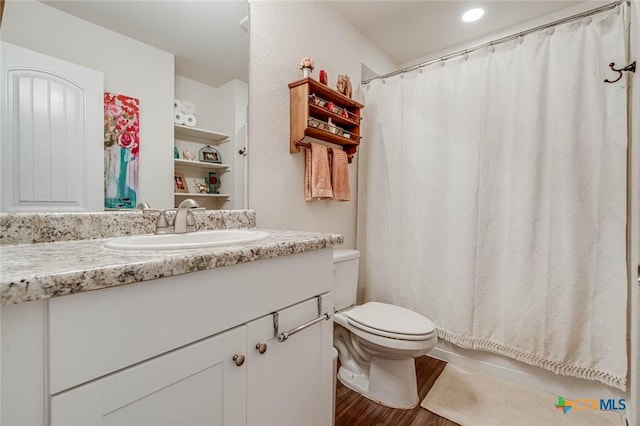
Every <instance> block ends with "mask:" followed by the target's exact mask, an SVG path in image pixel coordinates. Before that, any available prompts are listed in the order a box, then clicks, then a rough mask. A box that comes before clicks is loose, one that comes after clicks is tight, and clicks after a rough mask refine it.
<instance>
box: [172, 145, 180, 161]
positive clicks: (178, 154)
mask: <svg viewBox="0 0 640 426" xmlns="http://www.w3.org/2000/svg"><path fill="white" fill-rule="evenodd" d="M173 158H180V151H178V147H177V146H174V147H173Z"/></svg>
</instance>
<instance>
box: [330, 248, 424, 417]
mask: <svg viewBox="0 0 640 426" xmlns="http://www.w3.org/2000/svg"><path fill="white" fill-rule="evenodd" d="M358 260H359V253H358V252H357V251H355V250H334V287H335V288H334V296H335V299H336V310H337V312H336V314H335V315H334V317H333V318H334V337H333V344H334V347H335V348H336V349H337V351H338V355H339V359H340V364H341V366H340V369H339V370H338V379H339V380H340V381H341V382H342V383H343V384H344V385H345V386H347V387H348V388H350V389H352V390H354V391H356V392H358V393H360V394H362V395H363V396H365V397H367V398H369V399H371V400H373V401H375V402H378V403H380V404H382V405H385V406H388V407H392V408H405V409H409V408H414V407H415V406H416V405H418V402H419V400H418V389H417V382H416V372H415V362H414V359H415V358H416V357H419V356H422V355H425V354H427V353H428V352H429V351H430V350H431V349H432V348H433V347H434V346H435V344H436V342H437V336H436V330H435V325H434V324H433V323H432V322H431V321H430V320H429V319H427V318H425V317H424V316H422V315H420V314H418V313H416V312H413V311H411V310H409V309H406V308H403V307H400V306H395V305H390V304H387V303H379V302H368V303H365V304H364V305H361V306H355V305H354V304H355V295H356V288H357V268H358Z"/></svg>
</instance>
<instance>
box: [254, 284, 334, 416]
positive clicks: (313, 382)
mask: <svg viewBox="0 0 640 426" xmlns="http://www.w3.org/2000/svg"><path fill="white" fill-rule="evenodd" d="M322 299H323V300H322V313H323V314H324V313H326V312H331V313H332V312H333V294H332V293H326V294H325V295H323V297H322ZM317 317H318V304H317V301H316V299H315V298H314V299H311V300H308V301H306V302H302V303H299V304H297V305H294V306H291V307H289V308H287V309H284V310H281V311H278V323H279V324H278V329H279V332H280V333H281V332H285V331H288V330H291V329H294V328H296V327H297V326H299V325H301V324H304V323H306V322H308V321H311V320H313V319H314V318H317ZM247 327H248V348H247V352H248V355H247V368H248V374H249V381H248V383H247V387H248V388H247V424H249V425H251V426H261V425H274V426H275V425H277V426H301V425H304V426H314V425H317V426H328V425H331V424H332V418H331V417H332V416H331V413H332V404H333V396H332V384H333V381H332V380H333V377H332V371H333V368H332V366H333V361H332V358H331V348H332V347H333V321H332V320H322V321H320V322H318V323H315V324H313V325H311V326H309V327H307V328H306V329H304V330H301V331H299V332H298V333H296V334H293V335H291V336H290V337H289V338H288V339H287V340H286V341H284V342H278V340H277V338H276V337H275V336H274V324H273V316H272V315H268V316H266V317H263V318H259V319H257V320H254V321H252V322H250V323H248V324H247ZM261 345H265V346H261ZM260 352H263V353H260Z"/></svg>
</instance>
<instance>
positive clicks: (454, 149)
mask: <svg viewBox="0 0 640 426" xmlns="http://www.w3.org/2000/svg"><path fill="white" fill-rule="evenodd" d="M623 22H624V18H623V13H622V12H621V10H620V9H616V10H613V11H609V12H605V13H601V14H598V15H595V16H592V17H589V18H585V19H583V20H580V21H574V22H571V23H568V24H564V25H560V26H557V27H554V28H552V29H547V30H544V31H541V32H538V33H534V34H529V35H527V36H525V37H521V38H520V39H517V40H513V41H511V42H505V43H502V44H498V45H495V46H492V47H488V48H486V49H482V50H478V51H475V52H473V53H470V54H469V55H467V56H466V57H464V56H460V57H457V58H455V59H451V60H448V61H444V62H441V63H436V64H432V65H430V66H427V67H424V68H423V69H422V70H420V71H418V70H416V71H412V72H410V73H405V74H401V75H398V76H395V77H391V78H387V79H386V80H374V81H373V82H371V83H369V84H368V85H367V86H366V87H365V88H364V90H363V92H364V97H365V104H366V111H367V116H366V119H365V120H364V121H363V123H364V126H365V133H364V134H365V137H366V142H364V143H363V144H362V147H361V149H360V152H361V154H360V155H361V157H360V179H359V201H358V202H359V205H358V208H359V212H360V213H359V219H358V220H359V232H358V234H359V236H360V241H359V247H360V249H361V251H362V252H363V279H364V282H365V285H366V291H365V298H366V299H367V300H377V301H387V302H391V303H396V304H399V305H402V306H406V307H408V308H411V309H414V310H416V311H418V312H420V313H422V314H423V315H425V316H427V317H429V318H430V319H431V320H433V321H434V323H435V324H436V325H437V326H438V331H439V336H440V337H441V338H443V339H445V340H447V341H450V342H453V343H455V344H457V345H460V346H463V347H467V348H474V349H481V350H486V351H491V352H495V353H499V354H503V355H507V356H510V357H512V358H515V359H518V360H520V361H523V362H526V363H528V364H531V365H536V366H539V367H542V368H545V369H548V370H551V371H554V372H556V373H558V374H565V375H572V376H576V377H582V378H587V379H593V380H598V381H600V382H602V383H605V384H607V385H610V386H615V387H617V388H620V389H624V388H625V383H626V369H627V355H626V312H627V304H626V297H627V275H626V263H625V250H626V246H625V244H626V243H625V226H626V146H627V135H626V129H627V122H626V87H625V81H624V79H622V80H621V81H619V82H618V83H616V84H605V83H603V79H604V78H606V77H615V76H612V75H611V74H610V71H609V70H608V64H609V63H610V62H616V64H623V63H624V62H625V42H624V25H623Z"/></svg>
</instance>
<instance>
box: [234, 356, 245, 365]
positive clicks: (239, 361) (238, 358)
mask: <svg viewBox="0 0 640 426" xmlns="http://www.w3.org/2000/svg"><path fill="white" fill-rule="evenodd" d="M233 361H234V362H235V363H236V365H237V366H238V367H240V366H241V365H242V364H244V355H238V354H235V355H234V356H233Z"/></svg>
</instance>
